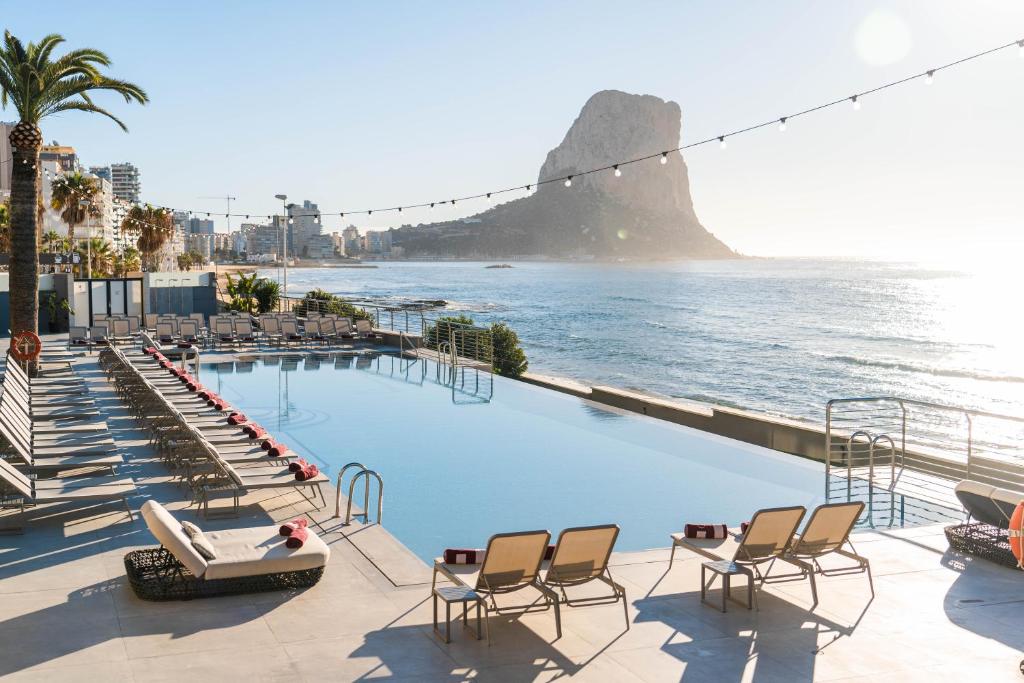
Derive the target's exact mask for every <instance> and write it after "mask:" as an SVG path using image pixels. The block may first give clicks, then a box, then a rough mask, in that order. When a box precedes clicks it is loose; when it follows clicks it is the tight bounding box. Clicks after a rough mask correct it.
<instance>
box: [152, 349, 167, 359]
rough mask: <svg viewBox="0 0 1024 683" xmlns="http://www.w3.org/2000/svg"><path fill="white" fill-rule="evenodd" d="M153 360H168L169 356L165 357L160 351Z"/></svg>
mask: <svg viewBox="0 0 1024 683" xmlns="http://www.w3.org/2000/svg"><path fill="white" fill-rule="evenodd" d="M153 358H154V359H155V360H167V356H165V355H164V354H162V353H160V352H159V351H156V352H155V353H154V354H153Z"/></svg>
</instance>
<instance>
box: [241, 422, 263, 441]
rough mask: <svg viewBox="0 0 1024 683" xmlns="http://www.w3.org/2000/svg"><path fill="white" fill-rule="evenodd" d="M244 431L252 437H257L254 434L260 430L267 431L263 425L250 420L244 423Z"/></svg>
mask: <svg viewBox="0 0 1024 683" xmlns="http://www.w3.org/2000/svg"><path fill="white" fill-rule="evenodd" d="M242 431H243V432H245V433H246V434H248V435H249V437H251V438H255V437H253V436H252V435H253V434H256V433H257V432H260V431H263V432H266V430H265V429H263V427H261V426H259V425H258V424H256V423H255V422H250V423H248V424H245V425H242Z"/></svg>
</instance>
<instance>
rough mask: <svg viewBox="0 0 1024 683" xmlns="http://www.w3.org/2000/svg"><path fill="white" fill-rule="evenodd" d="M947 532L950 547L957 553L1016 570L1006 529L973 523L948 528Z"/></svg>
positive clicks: (1015, 561)
mask: <svg viewBox="0 0 1024 683" xmlns="http://www.w3.org/2000/svg"><path fill="white" fill-rule="evenodd" d="M945 532H946V540H948V541H949V547H950V548H952V549H953V550H955V551H956V552H958V553H963V554H964V555H971V556H973V557H980V558H982V559H983V560H988V561H989V562H995V563H997V564H1001V565H1003V566H1005V567H1012V568H1014V569H1016V567H1017V558H1015V557H1014V556H1013V551H1011V550H1010V539H1009V536H1008V532H1007V530H1006V529H1000V528H999V527H997V526H992V525H991V524H984V523H982V522H972V523H970V524H954V525H953V526H947V527H946V528H945Z"/></svg>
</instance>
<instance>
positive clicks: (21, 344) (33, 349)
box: [11, 330, 43, 363]
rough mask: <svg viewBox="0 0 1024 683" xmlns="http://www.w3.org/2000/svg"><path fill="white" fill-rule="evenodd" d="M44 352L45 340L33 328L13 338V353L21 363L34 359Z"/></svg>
mask: <svg viewBox="0 0 1024 683" xmlns="http://www.w3.org/2000/svg"><path fill="white" fill-rule="evenodd" d="M42 352H43V342H41V341H40V340H39V335H38V334H36V333H35V332H33V331H32V330H25V331H23V332H20V333H18V334H16V335H14V336H13V337H12V338H11V355H12V356H14V359H15V360H16V361H18V362H20V363H24V362H25V361H34V360H35V359H36V358H39V354H40V353H42Z"/></svg>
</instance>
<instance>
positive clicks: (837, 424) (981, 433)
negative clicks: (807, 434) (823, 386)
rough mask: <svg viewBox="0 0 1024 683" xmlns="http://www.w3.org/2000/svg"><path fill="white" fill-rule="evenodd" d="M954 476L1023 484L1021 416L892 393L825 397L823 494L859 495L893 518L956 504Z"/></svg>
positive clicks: (954, 507)
mask: <svg viewBox="0 0 1024 683" xmlns="http://www.w3.org/2000/svg"><path fill="white" fill-rule="evenodd" d="M961 479H975V480H978V481H981V482H983V483H987V484H991V485H994V486H1000V487H1002V488H1009V489H1013V490H1020V491H1024V417H1019V416H1012V415H1003V414H999V413H994V412H988V411H982V410H973V409H969V408H964V407H959V406H950V405H944V404H940V403H933V402H929V401H920V400H916V399H907V398H901V397H895V396H875V397H863V398H844V399H833V400H831V401H829V402H828V403H827V405H826V408H825V492H826V497H827V498H828V499H830V500H833V499H837V498H841V497H845V498H847V499H850V498H854V497H859V498H861V499H864V500H865V502H866V503H867V507H868V509H869V511H870V513H871V515H870V517H871V518H872V519H873V518H874V516H875V515H876V513H878V514H881V515H882V517H883V519H884V518H885V517H887V519H885V521H888V523H890V524H892V523H893V521H894V520H895V519H897V517H898V518H899V520H900V521H902V520H903V519H904V517H905V516H906V514H908V512H909V513H922V514H924V513H927V514H928V515H932V516H934V515H936V514H940V513H941V512H942V511H943V510H946V511H956V510H958V509H959V505H958V504H957V502H956V499H955V496H954V493H953V487H954V486H955V485H956V482H958V481H960V480H961ZM878 496H883V497H884V499H885V500H886V501H887V502H888V505H883V506H881V507H879V506H876V505H875V501H876V498H877V497H878ZM911 508H914V509H911ZM936 521H937V520H936Z"/></svg>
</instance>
